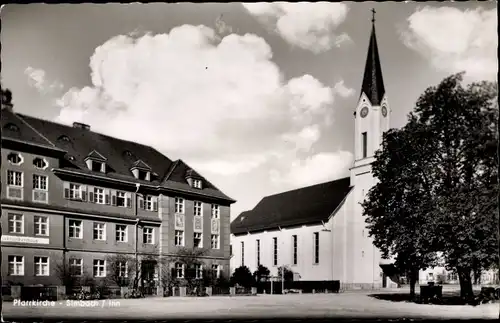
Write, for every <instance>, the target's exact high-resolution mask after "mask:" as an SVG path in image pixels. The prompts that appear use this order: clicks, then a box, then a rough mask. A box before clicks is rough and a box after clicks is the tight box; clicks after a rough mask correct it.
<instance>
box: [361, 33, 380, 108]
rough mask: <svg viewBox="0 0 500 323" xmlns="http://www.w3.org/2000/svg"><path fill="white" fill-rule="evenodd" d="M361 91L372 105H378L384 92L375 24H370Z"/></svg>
mask: <svg viewBox="0 0 500 323" xmlns="http://www.w3.org/2000/svg"><path fill="white" fill-rule="evenodd" d="M362 93H365V95H366V96H367V97H368V99H369V100H370V102H371V104H372V105H380V103H381V102H382V98H383V97H384V94H385V87H384V79H383V77H382V67H381V65H380V57H379V54H378V46H377V36H376V35H375V24H373V26H372V33H371V36H370V44H369V46H368V55H367V57H366V65H365V73H364V75H363V84H362V85H361V94H362ZM361 94H360V96H361Z"/></svg>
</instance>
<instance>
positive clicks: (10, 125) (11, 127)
mask: <svg viewBox="0 0 500 323" xmlns="http://www.w3.org/2000/svg"><path fill="white" fill-rule="evenodd" d="M3 128H4V129H5V130H10V131H13V132H18V131H19V127H18V126H16V125H15V124H13V123H7V124H6V125H5V126H4V127H3Z"/></svg>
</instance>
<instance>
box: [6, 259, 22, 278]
mask: <svg viewBox="0 0 500 323" xmlns="http://www.w3.org/2000/svg"><path fill="white" fill-rule="evenodd" d="M8 260H9V275H10V276H24V257H23V256H8Z"/></svg>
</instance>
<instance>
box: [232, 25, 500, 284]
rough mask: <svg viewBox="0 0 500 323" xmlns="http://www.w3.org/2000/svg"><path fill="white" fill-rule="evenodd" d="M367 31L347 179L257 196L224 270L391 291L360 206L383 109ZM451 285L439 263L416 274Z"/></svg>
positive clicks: (493, 275) (487, 275) (487, 279)
mask: <svg viewBox="0 0 500 323" xmlns="http://www.w3.org/2000/svg"><path fill="white" fill-rule="evenodd" d="M372 22H373V25H372V31H371V36H370V40H369V46H368V53H367V58H366V64H365V69H364V75H363V81H362V85H361V91H360V96H359V100H358V103H357V106H356V109H355V111H354V129H355V131H354V163H353V165H352V167H351V168H350V176H349V177H345V178H341V179H337V180H334V181H330V182H326V183H321V184H316V185H312V186H308V187H303V188H300V189H296V190H292V191H288V192H283V193H279V194H275V195H271V196H267V197H264V198H263V199H262V200H261V201H260V202H259V203H258V204H257V205H256V206H255V207H254V208H253V209H252V210H250V211H245V212H242V213H241V214H240V215H239V216H238V217H237V218H236V219H234V220H233V222H232V223H231V236H230V241H231V247H230V249H231V251H230V253H231V259H230V265H231V271H234V269H236V268H238V267H240V266H247V267H248V268H249V269H250V271H251V272H254V271H255V270H256V269H257V268H258V267H259V265H263V266H265V267H267V268H268V269H269V270H270V274H271V276H277V275H278V268H279V267H281V266H286V267H288V268H289V269H290V270H292V271H293V272H294V280H302V281H331V280H338V281H340V286H341V289H343V290H347V289H373V288H390V287H396V286H397V283H396V282H397V281H398V277H397V276H390V275H393V274H392V273H391V272H392V270H391V267H392V263H393V260H386V259H382V257H381V252H380V251H379V250H378V249H377V248H376V247H375V246H374V245H373V243H372V239H371V238H370V237H369V236H368V229H367V228H366V224H365V219H364V217H363V215H362V213H363V210H362V207H361V205H360V203H361V202H363V201H364V199H365V197H366V194H367V193H368V191H369V190H370V188H372V187H373V186H374V185H375V183H376V179H375V178H374V177H373V175H372V172H371V165H372V163H373V162H374V160H375V159H374V155H375V152H376V151H377V150H378V149H379V148H380V147H381V145H382V137H383V134H384V132H386V131H387V130H389V125H390V116H391V109H390V107H389V101H388V98H387V95H386V92H385V87H384V81H383V76H382V68H381V64H380V57H379V52H378V47H377V38H376V34H375V22H374V19H373V20H372ZM498 279H499V278H498V271H493V270H488V271H486V272H484V273H482V275H481V279H480V281H481V282H482V283H483V284H484V283H486V284H491V283H495V282H498ZM429 281H434V282H438V283H441V282H447V283H451V284H457V283H458V279H457V275H456V274H454V273H453V272H448V271H446V269H445V268H444V267H443V266H438V267H434V268H428V269H426V270H421V271H420V273H419V283H420V284H426V283H427V282H429Z"/></svg>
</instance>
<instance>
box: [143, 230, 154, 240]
mask: <svg viewBox="0 0 500 323" xmlns="http://www.w3.org/2000/svg"><path fill="white" fill-rule="evenodd" d="M142 241H143V243H147V244H153V241H154V237H153V228H151V227H144V228H142Z"/></svg>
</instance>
